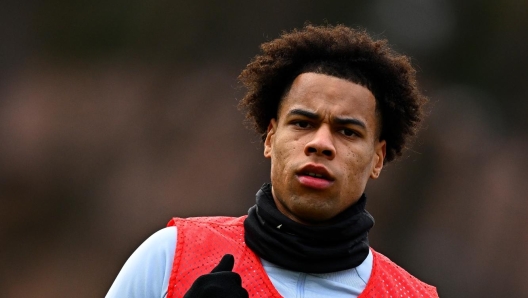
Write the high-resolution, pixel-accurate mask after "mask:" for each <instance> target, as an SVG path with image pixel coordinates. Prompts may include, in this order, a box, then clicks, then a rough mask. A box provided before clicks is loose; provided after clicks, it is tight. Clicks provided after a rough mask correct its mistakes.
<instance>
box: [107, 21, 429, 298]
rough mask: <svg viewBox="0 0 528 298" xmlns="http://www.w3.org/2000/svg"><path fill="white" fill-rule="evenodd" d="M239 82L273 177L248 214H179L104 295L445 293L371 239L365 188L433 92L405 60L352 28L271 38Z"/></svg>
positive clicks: (308, 30)
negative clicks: (426, 92)
mask: <svg viewBox="0 0 528 298" xmlns="http://www.w3.org/2000/svg"><path fill="white" fill-rule="evenodd" d="M261 48H262V51H263V53H262V54H261V55H258V56H257V57H255V59H254V60H253V61H252V62H251V63H250V64H249V65H248V66H247V67H246V69H245V70H244V71H243V72H242V74H241V75H240V77H239V79H240V80H241V82H242V83H243V84H244V85H245V86H246V87H247V89H248V93H247V94H246V96H245V97H244V98H243V99H242V100H241V102H240V106H241V108H243V109H245V110H246V111H247V114H246V117H247V120H249V121H250V122H251V123H252V124H253V126H254V128H255V129H256V131H257V132H258V133H261V134H262V138H263V142H264V156H265V157H266V158H269V159H270V160H271V184H265V185H264V186H263V187H262V188H261V189H260V190H259V191H258V193H257V203H256V205H255V206H254V207H252V208H251V209H250V210H249V214H248V216H247V217H246V216H243V217H240V218H229V217H202V218H189V219H182V218H174V219H172V220H171V221H170V222H169V227H168V228H165V229H163V230H161V231H159V232H157V233H156V234H154V235H153V236H151V237H150V238H149V239H148V240H146V241H145V243H143V244H142V245H141V246H140V247H139V248H138V249H137V251H136V252H134V254H133V255H132V256H131V257H130V259H129V260H128V261H127V263H126V264H125V266H124V267H123V269H122V270H121V272H120V273H119V276H118V277H117V279H116V280H115V282H114V284H113V285H112V287H111V289H110V291H109V292H108V295H107V297H169V298H172V297H186V298H192V297H248V296H249V297H281V296H282V297H361V298H364V297H437V296H438V295H437V293H436V290H435V288H434V287H432V286H429V285H426V284H425V283H423V282H421V281H419V280H418V279H416V278H414V277H413V276H411V275H410V274H409V273H407V272H406V271H404V270H403V269H402V268H400V267H398V266H397V265H396V264H394V263H392V262H391V261H390V260H389V259H388V258H386V257H385V256H383V255H381V254H380V253H377V252H376V251H374V250H373V249H372V248H370V247H369V244H368V237H367V236H368V232H369V230H370V228H371V227H372V226H373V224H374V220H373V218H372V217H371V216H370V214H369V213H368V212H367V211H366V210H365V204H366V197H365V195H364V193H363V192H364V190H365V187H366V184H367V181H368V180H369V179H376V178H377V177H378V176H379V175H380V172H381V170H382V168H383V165H384V164H386V163H387V162H390V161H392V160H393V159H394V158H396V157H397V156H399V155H401V151H402V148H403V147H404V144H405V142H406V140H407V139H408V138H409V137H412V136H413V135H414V134H415V132H416V129H417V127H418V124H419V122H420V120H421V117H422V115H421V107H422V105H423V104H424V103H425V102H426V99H425V98H424V97H423V96H422V95H421V94H420V92H419V90H418V89H417V86H416V82H415V71H414V69H413V68H412V66H411V65H410V63H409V61H408V59H407V58H406V57H405V56H401V55H399V54H397V53H395V52H393V51H392V50H391V49H390V48H389V47H388V46H387V44H386V42H385V41H374V40H372V39H371V38H370V37H369V36H368V35H367V34H366V33H365V32H363V31H357V30H353V29H350V28H347V27H345V26H336V27H330V26H328V27H315V26H310V25H308V26H306V27H305V28H303V29H302V30H294V31H292V32H290V33H285V34H283V35H282V36H281V37H280V38H278V39H276V40H273V41H271V42H268V43H265V44H263V45H262V47H261Z"/></svg>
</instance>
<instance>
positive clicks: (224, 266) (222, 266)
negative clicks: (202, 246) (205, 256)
mask: <svg viewBox="0 0 528 298" xmlns="http://www.w3.org/2000/svg"><path fill="white" fill-rule="evenodd" d="M233 265H235V258H234V257H233V255H230V254H225V255H224V256H223V257H222V260H220V263H218V265H216V267H214V269H213V271H211V273H215V272H221V271H231V270H233Z"/></svg>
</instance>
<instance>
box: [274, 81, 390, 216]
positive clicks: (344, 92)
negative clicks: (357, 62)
mask: <svg viewBox="0 0 528 298" xmlns="http://www.w3.org/2000/svg"><path fill="white" fill-rule="evenodd" d="M379 123H380V120H379V119H378V116H377V113H376V100H375V98H374V95H372V93H371V92H370V90H368V89H367V88H365V87H363V86H361V85H358V84H355V83H352V82H350V81H347V80H345V79H340V78H337V77H333V76H328V75H323V74H317V73H303V74H301V75H299V76H298V77H297V78H296V79H295V80H294V81H293V83H292V86H291V88H290V90H289V92H288V93H287V94H286V95H285V96H284V98H283V99H282V101H281V104H280V106H279V110H278V115H277V118H276V119H275V118H274V119H272V120H271V121H270V124H269V126H268V131H267V136H266V140H265V142H264V156H265V157H266V158H270V159H271V182H272V193H273V198H274V200H275V204H276V205H277V208H278V209H279V210H280V211H281V212H282V213H283V214H285V215H286V216H288V217H289V218H290V219H292V220H294V221H296V222H299V223H302V224H308V225H319V224H324V223H325V222H328V221H331V219H332V218H333V217H335V216H336V215H338V214H339V213H341V212H342V211H344V210H345V209H347V208H348V207H350V206H351V205H353V204H354V203H356V202H357V201H358V200H359V198H360V197H361V195H362V194H363V192H364V190H365V187H366V185H367V181H368V180H369V179H376V178H378V176H379V174H380V172H381V169H382V168H383V159H384V158H385V149H386V143H385V141H384V140H379V131H380V127H379V125H380V124H379ZM307 166H308V167H310V166H311V167H312V168H308V169H310V170H312V169H317V171H321V172H323V173H324V175H325V177H324V178H325V179H316V178H312V177H309V176H307V175H306V174H307V173H306V171H304V170H306V169H307V168H306V167H307ZM312 172H313V171H312ZM314 181H315V182H314ZM319 182H320V183H319Z"/></svg>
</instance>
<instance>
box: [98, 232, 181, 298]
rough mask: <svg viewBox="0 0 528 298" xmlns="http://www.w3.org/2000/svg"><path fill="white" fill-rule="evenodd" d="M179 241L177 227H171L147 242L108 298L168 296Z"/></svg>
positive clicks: (134, 255)
mask: <svg viewBox="0 0 528 298" xmlns="http://www.w3.org/2000/svg"><path fill="white" fill-rule="evenodd" d="M176 238H177V230H176V227H168V228H164V229H162V230H159V231H158V232H156V233H154V234H153V235H152V236H150V237H149V238H148V239H147V240H145V242H143V244H141V245H140V246H139V247H138V248H137V249H136V251H135V252H134V253H133V254H132V255H131V256H130V258H129V259H128V260H127V261H126V263H125V265H124V266H123V268H122V269H121V271H120V272H119V274H118V275H117V278H116V279H115V281H114V283H113V284H112V286H111V287H110V290H109V291H108V293H107V294H106V298H114V297H116V298H117V297H120V298H121V297H128V298H140V297H141V298H163V297H166V295H167V288H168V286H169V278H170V274H171V270H172V263H173V259H174V253H175V249H176Z"/></svg>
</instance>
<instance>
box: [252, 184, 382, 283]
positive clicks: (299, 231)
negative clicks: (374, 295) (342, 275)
mask: <svg viewBox="0 0 528 298" xmlns="http://www.w3.org/2000/svg"><path fill="white" fill-rule="evenodd" d="M365 204H366V197H365V196H362V197H361V199H360V200H359V201H358V202H357V203H356V204H354V205H353V206H351V207H349V208H348V209H346V210H345V211H343V212H342V213H340V214H339V215H337V216H336V217H334V218H333V219H332V221H331V222H325V224H319V225H310V224H308V225H307V224H305V223H304V222H298V221H295V220H292V219H291V218H289V217H287V216H286V215H284V214H283V213H282V212H281V211H279V209H278V208H277V205H276V204H275V202H274V200H273V195H272V191H271V185H269V184H265V185H264V186H263V187H262V188H261V189H260V190H259V192H258V193H257V204H256V205H255V206H254V207H252V208H251V209H250V210H249V216H248V218H247V219H246V221H245V222H244V227H245V240H246V243H247V245H248V246H249V248H251V249H252V250H253V251H255V253H257V255H259V256H260V257H262V258H264V259H266V260H268V261H270V262H272V263H275V264H277V265H279V266H282V267H285V268H287V269H290V270H296V271H301V272H310V273H325V272H333V271H338V270H345V269H349V268H354V267H356V266H358V265H359V264H361V262H363V261H364V259H365V258H366V256H367V255H368V250H369V246H368V231H369V230H370V228H371V227H372V226H373V224H374V220H373V218H372V216H370V214H369V213H368V212H367V211H366V210H365Z"/></svg>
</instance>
